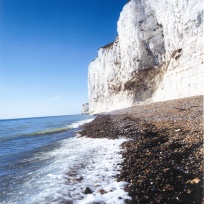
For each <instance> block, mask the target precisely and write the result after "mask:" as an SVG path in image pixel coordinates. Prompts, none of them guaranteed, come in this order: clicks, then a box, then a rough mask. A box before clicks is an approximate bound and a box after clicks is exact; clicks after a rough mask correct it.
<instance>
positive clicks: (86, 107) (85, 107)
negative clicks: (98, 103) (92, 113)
mask: <svg viewBox="0 0 204 204" xmlns="http://www.w3.org/2000/svg"><path fill="white" fill-rule="evenodd" d="M81 114H83V115H86V114H89V104H88V103H85V104H82V110H81Z"/></svg>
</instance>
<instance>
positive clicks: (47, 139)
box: [0, 115, 129, 204]
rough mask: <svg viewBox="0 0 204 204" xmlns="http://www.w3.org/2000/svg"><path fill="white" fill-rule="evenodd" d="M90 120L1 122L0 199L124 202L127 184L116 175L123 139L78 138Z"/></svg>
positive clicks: (20, 203) (8, 202) (8, 203)
mask: <svg viewBox="0 0 204 204" xmlns="http://www.w3.org/2000/svg"><path fill="white" fill-rule="evenodd" d="M93 118H94V117H93V116H87V115H70V116H55V117H41V118H26V119H12V120H0V203H1V204H15V203H16V204H27V203H28V204H46V203H53V204H54V203H56V204H59V203H82V204H85V203H87V204H88V203H94V202H95V203H96V202H98V203H111V204H113V203H124V200H125V199H128V198H129V197H128V196H127V193H126V192H125V191H124V190H123V188H124V186H125V185H127V184H126V183H125V182H116V180H115V176H116V174H117V173H118V172H119V168H120V166H119V165H118V163H120V162H121V161H122V158H121V155H120V154H119V151H120V148H119V146H120V144H121V143H122V142H124V141H125V139H118V140H108V139H91V138H82V137H76V131H78V130H79V127H80V125H82V124H84V123H86V122H90V121H91V120H93ZM86 187H89V188H90V189H91V191H92V193H91V194H88V195H87V194H85V189H86ZM101 192H102V193H101ZM104 192H105V193H104Z"/></svg>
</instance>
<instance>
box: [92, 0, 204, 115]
mask: <svg viewBox="0 0 204 204" xmlns="http://www.w3.org/2000/svg"><path fill="white" fill-rule="evenodd" d="M203 4H204V3H203V1H202V0H174V1H172V0H165V1H163V0H154V1H153V0H131V1H129V2H128V3H127V4H126V5H125V6H124V8H123V10H122V12H121V14H120V18H119V20H118V37H117V39H116V40H115V41H114V42H113V43H110V44H108V45H107V46H104V47H102V48H100V49H99V51H98V57H97V58H96V59H95V60H94V61H92V62H91V63H90V65H89V74H88V87H89V112H90V113H92V114H93V113H100V112H106V111H112V110H115V109H120V108H125V107H130V106H134V105H136V104H145V103H151V102H157V101H165V100H170V99H177V98H183V97H188V96H195V95H203V94H204V83H203V79H204V65H203V61H204V56H203V55H204V54H203V53H204V49H203V43H202V42H204V39H203V38H204V37H203V7H204V5H203Z"/></svg>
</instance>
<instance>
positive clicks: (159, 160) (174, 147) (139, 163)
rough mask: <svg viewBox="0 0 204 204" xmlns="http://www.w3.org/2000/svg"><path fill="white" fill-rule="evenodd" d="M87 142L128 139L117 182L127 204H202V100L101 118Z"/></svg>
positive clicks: (88, 130)
mask: <svg viewBox="0 0 204 204" xmlns="http://www.w3.org/2000/svg"><path fill="white" fill-rule="evenodd" d="M81 135H82V136H87V137H93V138H103V137H106V138H111V139H117V138H119V137H126V138H129V141H127V142H125V143H123V144H122V147H123V151H122V152H121V154H122V156H123V158H124V162H122V163H121V164H120V165H122V168H121V171H120V174H118V175H117V180H118V181H126V182H129V185H128V186H127V187H126V188H125V190H126V191H127V192H128V193H129V195H130V196H131V198H132V200H131V201H128V200H127V202H126V203H129V204H130V203H131V204H137V203H148V204H151V203H152V204H155V203H160V204H165V203H166V204H167V203H168V204H174V203H178V204H179V203H183V204H193V203H195V204H201V203H202V204H203V203H204V202H203V167H202V162H203V152H204V150H203V96H196V97H189V98H184V99H178V100H172V101H166V102H158V103H153V104H149V105H139V106H135V107H131V108H127V109H122V110H117V111H113V112H109V113H106V114H103V115H99V116H98V117H97V118H96V119H95V120H94V121H92V122H91V123H89V124H86V125H85V126H84V127H83V130H82V131H81Z"/></svg>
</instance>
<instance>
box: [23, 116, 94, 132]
mask: <svg viewBox="0 0 204 204" xmlns="http://www.w3.org/2000/svg"><path fill="white" fill-rule="evenodd" d="M92 120H93V119H87V120H81V121H78V122H74V123H72V124H70V125H67V126H64V127H59V128H51V129H46V130H42V131H37V132H33V133H29V134H26V135H27V136H38V135H39V136H40V135H47V134H56V133H60V132H66V131H68V130H70V129H75V128H79V127H80V126H81V125H84V124H85V123H89V122H91V121H92Z"/></svg>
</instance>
